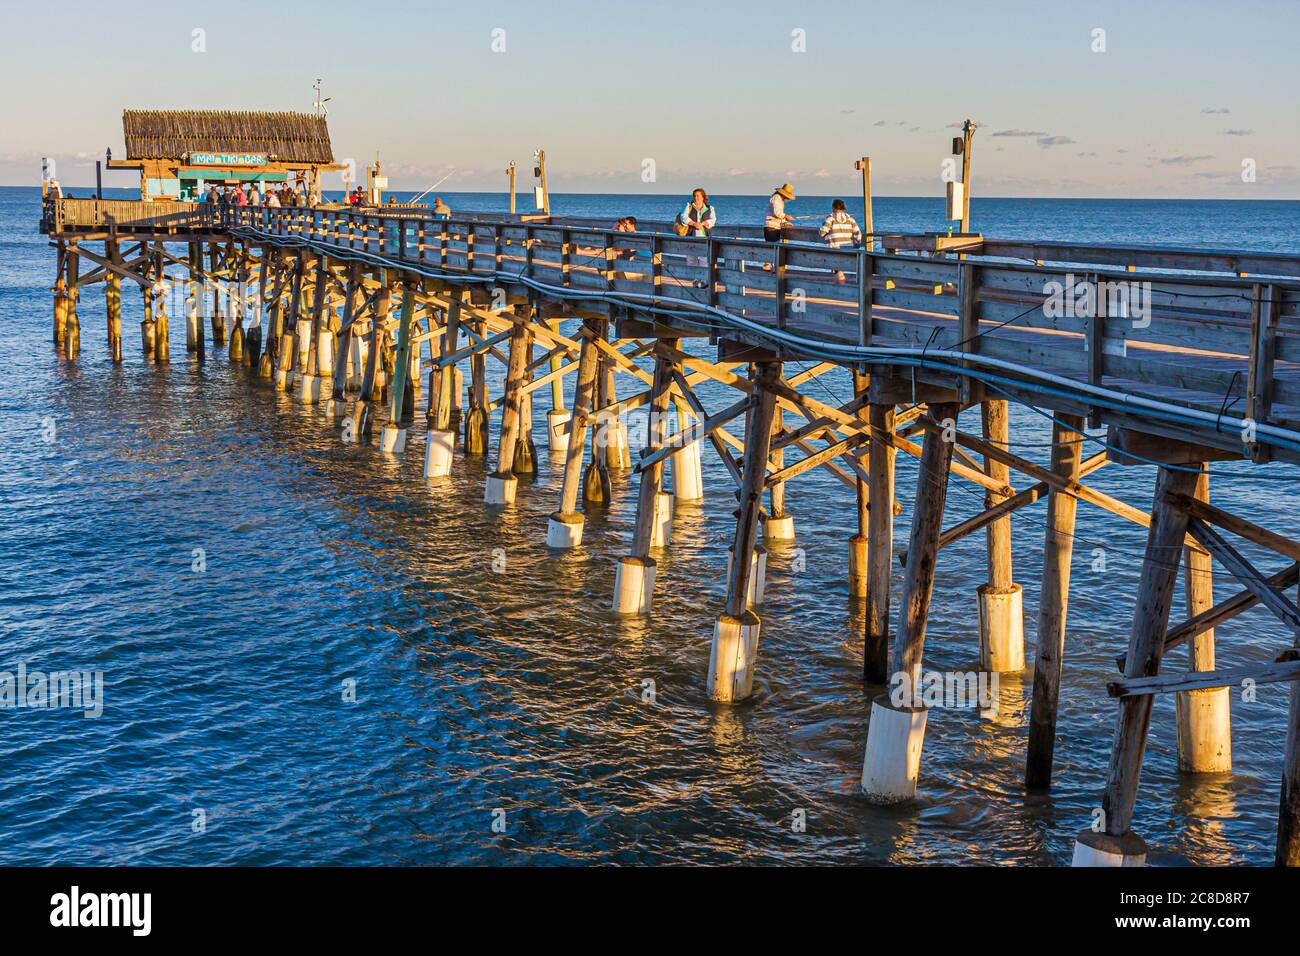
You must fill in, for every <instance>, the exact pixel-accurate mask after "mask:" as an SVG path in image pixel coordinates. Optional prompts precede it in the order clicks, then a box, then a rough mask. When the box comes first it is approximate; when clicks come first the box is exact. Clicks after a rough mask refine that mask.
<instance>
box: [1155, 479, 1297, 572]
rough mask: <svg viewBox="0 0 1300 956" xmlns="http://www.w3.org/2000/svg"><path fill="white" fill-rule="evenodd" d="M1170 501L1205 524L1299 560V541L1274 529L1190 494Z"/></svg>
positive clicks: (1293, 559)
mask: <svg viewBox="0 0 1300 956" xmlns="http://www.w3.org/2000/svg"><path fill="white" fill-rule="evenodd" d="M1170 503H1171V504H1173V505H1175V506H1176V507H1178V508H1180V509H1182V510H1183V511H1186V512H1187V513H1188V514H1189V515H1191V516H1192V517H1193V518H1198V519H1200V520H1201V521H1203V522H1205V523H1207V524H1212V525H1216V526H1218V527H1220V528H1222V529H1223V530H1224V531H1228V532H1230V533H1232V534H1235V535H1237V536H1238V537H1240V538H1245V539H1246V540H1247V541H1253V542H1254V543H1255V544H1258V545H1260V546H1261V547H1264V548H1268V549H1269V550H1270V551H1276V552H1277V553H1278V554H1281V555H1285V556H1286V557H1288V558H1290V559H1291V560H1292V561H1300V542H1297V541H1293V540H1292V539H1290V538H1288V537H1286V536H1285V535H1280V534H1278V533H1277V532H1276V531H1269V530H1268V529H1267V528H1262V527H1260V526H1259V525H1257V524H1255V523H1254V522H1251V521H1247V520H1246V519H1245V518H1239V517H1237V516H1236V515H1234V514H1229V513H1228V512H1226V511H1224V510H1223V509H1222V508H1216V507H1215V506H1214V505H1212V504H1210V503H1209V502H1208V501H1197V500H1196V499H1195V498H1193V497H1192V496H1190V495H1183V496H1182V497H1178V498H1172V499H1170Z"/></svg>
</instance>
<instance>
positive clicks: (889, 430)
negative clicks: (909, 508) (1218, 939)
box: [862, 403, 897, 684]
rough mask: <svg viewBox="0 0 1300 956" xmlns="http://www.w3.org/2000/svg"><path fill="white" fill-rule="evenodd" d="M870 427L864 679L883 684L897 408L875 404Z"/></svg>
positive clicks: (886, 655)
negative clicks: (889, 438) (892, 440)
mask: <svg viewBox="0 0 1300 956" xmlns="http://www.w3.org/2000/svg"><path fill="white" fill-rule="evenodd" d="M868 423H869V425H870V428H871V434H872V436H873V437H874V438H875V439H876V440H873V441H872V442H871V446H870V450H869V455H870V457H869V459H868V476H867V477H868V484H869V486H870V487H869V498H870V500H871V501H872V502H873V503H874V504H875V505H876V507H874V508H871V510H870V516H869V519H868V522H867V614H866V623H865V633H864V635H863V653H862V661H863V677H864V679H865V680H866V682H867V683H868V684H883V683H885V682H886V681H887V680H888V677H889V675H888V669H889V663H888V662H889V585H890V580H891V577H892V575H893V557H894V508H893V503H894V456H895V455H896V454H897V452H896V451H895V450H894V446H893V445H892V444H890V443H889V442H887V441H885V440H884V436H886V435H892V434H893V433H894V429H895V428H896V427H897V422H896V416H895V410H894V406H893V405H892V404H887V405H882V404H878V403H872V404H871V405H870V406H868Z"/></svg>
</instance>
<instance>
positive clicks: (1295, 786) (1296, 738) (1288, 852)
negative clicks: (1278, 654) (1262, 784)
mask: <svg viewBox="0 0 1300 956" xmlns="http://www.w3.org/2000/svg"><path fill="white" fill-rule="evenodd" d="M1293 659H1294V658H1293ZM1274 862H1275V863H1276V864H1277V865H1278V866H1300V681H1292V682H1291V701H1290V706H1289V707H1288V709H1287V718H1286V746H1285V748H1284V749H1283V751H1282V795H1281V799H1280V800H1279V805H1278V813H1277V851H1276V853H1275V855H1274Z"/></svg>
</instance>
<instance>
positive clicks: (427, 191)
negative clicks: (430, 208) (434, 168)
mask: <svg viewBox="0 0 1300 956" xmlns="http://www.w3.org/2000/svg"><path fill="white" fill-rule="evenodd" d="M455 172H456V167H455V166H453V167H451V172H449V173H448V174H447V175H446V176H443V177H442V179H440V180H438V181H437V182H436V183H434V184H433V185H432V186H430V187H429V188H428V189H426V190H425V191H424V192H422V193H420V194H419V195H418V196H416V197H414V198H413V199H408V200H407V202H413V203H414V202H419V201H420V200H421V199H423V198H424V197H425V196H427V195H429V193H431V192H433V191H434V190H435V189H437V188H438V187H439V186H441V185H442V184H443V183H445V182H446V181H447V180H449V179H451V177H452V175H453V174H455Z"/></svg>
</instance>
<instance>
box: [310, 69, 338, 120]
mask: <svg viewBox="0 0 1300 956" xmlns="http://www.w3.org/2000/svg"><path fill="white" fill-rule="evenodd" d="M320 82H321V81H320V77H317V78H316V83H315V84H314V85H313V86H312V89H314V90H315V91H316V115H317V116H329V115H330V111H329V110H327V109H326V108H325V104H326V103H328V102H329V101H330V100H332V99H334V97H332V96H327V97H325V99H321V98H320Z"/></svg>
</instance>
